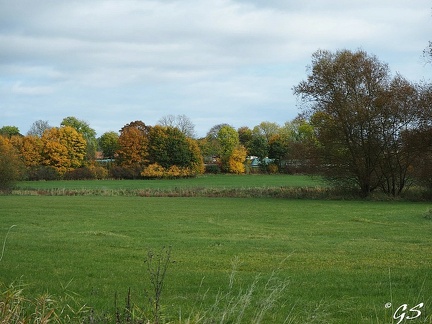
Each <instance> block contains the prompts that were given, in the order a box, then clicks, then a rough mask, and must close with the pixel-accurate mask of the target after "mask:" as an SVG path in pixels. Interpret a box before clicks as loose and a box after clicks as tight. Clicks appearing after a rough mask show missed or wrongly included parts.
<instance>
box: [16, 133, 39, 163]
mask: <svg viewBox="0 0 432 324" xmlns="http://www.w3.org/2000/svg"><path fill="white" fill-rule="evenodd" d="M11 143H12V144H13V145H14V147H15V148H16V150H17V151H18V153H19V155H20V157H21V160H22V161H23V163H24V165H25V166H26V168H34V167H38V166H40V165H41V164H42V148H43V142H42V139H41V138H40V137H37V136H33V135H27V136H14V137H12V138H11Z"/></svg>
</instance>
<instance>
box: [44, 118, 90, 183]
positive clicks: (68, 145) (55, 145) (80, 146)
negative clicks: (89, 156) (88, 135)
mask: <svg viewBox="0 0 432 324" xmlns="http://www.w3.org/2000/svg"><path fill="white" fill-rule="evenodd" d="M42 142H43V148H42V158H43V161H42V163H43V164H44V165H46V166H52V167H54V168H55V169H56V170H57V171H58V173H59V174H61V175H62V174H64V173H65V172H67V171H70V170H73V169H75V168H79V167H81V166H82V165H83V162H84V159H85V156H86V152H87V149H86V141H85V139H84V138H83V136H82V135H81V134H80V133H78V132H77V131H76V130H75V129H74V128H72V127H70V126H63V127H60V128H57V127H54V128H51V129H48V130H46V131H45V132H44V134H43V136H42Z"/></svg>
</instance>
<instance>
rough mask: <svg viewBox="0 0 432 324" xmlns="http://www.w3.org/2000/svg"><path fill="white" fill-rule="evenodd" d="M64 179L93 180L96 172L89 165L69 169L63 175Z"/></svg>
mask: <svg viewBox="0 0 432 324" xmlns="http://www.w3.org/2000/svg"><path fill="white" fill-rule="evenodd" d="M63 179H65V180H91V179H94V174H93V173H92V172H91V170H90V169H89V168H88V167H82V168H78V169H74V170H71V171H67V172H66V173H65V174H64V175H63Z"/></svg>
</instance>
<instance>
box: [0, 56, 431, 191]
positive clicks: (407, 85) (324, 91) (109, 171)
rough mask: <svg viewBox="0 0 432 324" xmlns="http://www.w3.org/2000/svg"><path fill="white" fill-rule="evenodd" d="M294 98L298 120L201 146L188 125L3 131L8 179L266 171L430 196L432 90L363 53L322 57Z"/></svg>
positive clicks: (66, 124)
mask: <svg viewBox="0 0 432 324" xmlns="http://www.w3.org/2000/svg"><path fill="white" fill-rule="evenodd" d="M293 92H294V94H295V95H296V96H298V97H299V99H300V102H301V104H302V106H301V110H302V112H301V113H300V114H299V115H298V116H297V117H296V118H295V119H294V120H292V121H288V122H286V123H285V124H283V125H279V124H277V123H273V122H268V121H264V122H262V123H260V124H259V125H256V126H255V127H253V128H249V127H240V128H238V129H235V128H234V127H232V126H231V125H229V124H219V125H215V126H213V127H212V128H211V129H210V130H209V131H208V133H207V135H206V136H205V137H204V138H196V136H195V132H194V125H193V124H192V122H191V121H190V119H189V118H188V117H186V116H184V115H179V116H173V115H169V116H165V117H163V118H162V119H161V120H160V121H159V123H158V124H157V125H154V126H150V125H146V124H145V123H144V122H143V121H140V120H137V121H132V122H130V123H129V124H127V125H124V126H123V127H122V128H121V129H120V131H119V132H115V131H110V132H106V133H104V134H102V136H100V137H99V138H96V132H95V131H94V130H93V129H92V128H91V127H90V126H89V124H88V123H86V122H85V121H82V120H79V119H77V118H75V117H67V118H65V119H64V120H63V121H62V123H61V125H60V127H51V126H50V125H49V124H48V122H46V121H36V122H35V123H34V124H33V125H32V127H31V128H30V130H29V132H28V134H27V135H26V136H23V135H21V134H19V130H18V129H17V128H16V127H14V126H4V127H3V128H0V134H1V135H3V136H0V150H1V153H2V154H1V161H0V169H1V170H0V173H1V175H0V177H3V178H7V176H6V174H9V175H10V176H9V177H11V178H16V177H19V176H21V177H23V176H24V177H25V178H27V179H47V178H48V179H49V178H65V179H69V178H104V177H113V178H134V179H136V178H177V177H191V176H196V175H199V174H202V173H204V172H228V173H236V174H241V173H246V172H252V171H254V170H257V169H258V170H259V172H267V173H276V172H284V173H294V172H301V173H313V174H319V175H321V176H323V177H324V178H325V179H326V180H328V181H329V183H331V184H332V185H334V186H338V187H344V188H349V189H354V190H357V191H358V192H359V193H360V195H362V196H368V195H369V194H370V193H371V192H373V191H375V190H381V191H383V192H385V193H387V194H389V195H393V196H397V195H400V194H401V193H402V191H403V190H404V189H406V188H407V187H408V186H409V185H410V184H414V183H415V184H420V185H422V186H426V187H430V188H432V168H431V167H429V166H430V165H431V163H430V162H432V152H431V148H432V87H431V85H430V84H427V83H425V82H423V83H421V82H420V83H412V82H410V81H408V80H406V79H405V78H404V77H403V76H401V75H400V74H396V75H394V76H393V75H391V73H390V69H389V67H388V65H387V64H385V63H383V62H381V61H379V60H378V58H377V57H376V56H373V55H369V54H368V53H366V52H365V51H362V50H358V51H349V50H339V51H336V52H330V51H323V50H319V51H317V52H315V53H314V54H313V56H312V64H311V66H309V67H308V74H307V77H306V80H304V81H301V82H300V83H299V84H298V85H296V86H294V87H293ZM96 152H101V153H102V155H103V156H101V158H103V160H102V161H103V162H104V163H101V162H100V160H99V162H98V160H97V159H96ZM8 159H9V162H8V161H7V160H8ZM253 159H255V161H259V163H258V164H256V165H255V166H254V167H253V166H252V164H251V161H252V160H253ZM6 162H8V163H6ZM7 168H9V169H14V170H7V171H4V170H5V169H7ZM254 172H256V171H254Z"/></svg>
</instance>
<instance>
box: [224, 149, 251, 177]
mask: <svg viewBox="0 0 432 324" xmlns="http://www.w3.org/2000/svg"><path fill="white" fill-rule="evenodd" d="M246 157H247V150H246V148H245V147H244V146H243V145H237V146H236V147H235V148H234V149H233V151H232V153H231V155H230V157H229V159H228V168H229V172H230V173H236V174H241V173H245V170H246V169H245V164H244V162H245V160H246Z"/></svg>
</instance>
